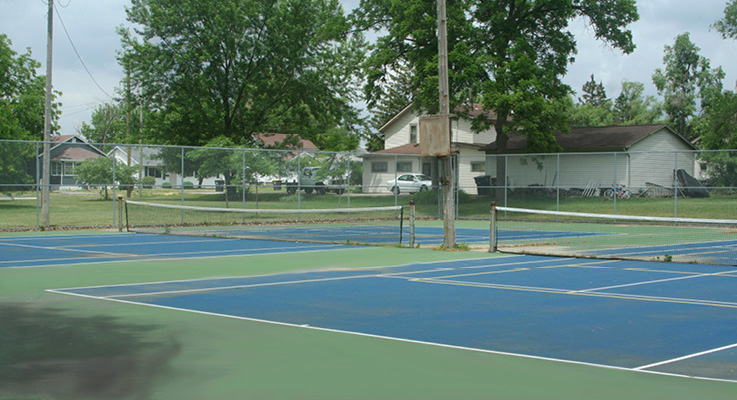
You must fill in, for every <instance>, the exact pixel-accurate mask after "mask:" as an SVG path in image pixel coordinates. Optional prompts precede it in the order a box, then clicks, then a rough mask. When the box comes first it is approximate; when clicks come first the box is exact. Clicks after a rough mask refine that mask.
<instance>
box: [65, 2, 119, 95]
mask: <svg viewBox="0 0 737 400" xmlns="http://www.w3.org/2000/svg"><path fill="white" fill-rule="evenodd" d="M70 3H71V0H70ZM68 5H69V3H67V6H68ZM54 10H55V11H56V15H57V16H58V17H59V22H61V27H62V28H63V29H64V33H66V35H67V39H69V43H70V44H71V45H72V49H74V53H75V54H76V55H77V58H78V59H79V62H80V63H82V66H83V67H84V70H85V71H87V75H89V77H90V79H92V82H94V83H95V85H96V86H97V88H98V89H100V91H101V92H102V93H105V95H106V96H107V97H109V98H111V99H112V98H113V96H110V95H109V94H108V92H106V91H105V89H103V88H102V86H100V84H99V83H97V80H96V79H95V77H94V76H92V73H91V72H90V70H89V68H87V65H86V64H85V63H84V60H82V56H80V55H79V51H77V46H75V45H74V41H72V37H71V36H70V35H69V31H67V27H66V25H64V20H63V19H62V18H61V14H60V13H59V9H58V8H56V5H54Z"/></svg>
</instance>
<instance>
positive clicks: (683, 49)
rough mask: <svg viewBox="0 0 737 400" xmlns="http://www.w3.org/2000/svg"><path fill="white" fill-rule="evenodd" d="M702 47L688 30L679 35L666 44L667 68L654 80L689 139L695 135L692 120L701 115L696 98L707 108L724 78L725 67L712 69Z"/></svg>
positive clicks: (672, 118) (674, 121)
mask: <svg viewBox="0 0 737 400" xmlns="http://www.w3.org/2000/svg"><path fill="white" fill-rule="evenodd" d="M700 50H701V49H700V48H699V47H698V46H696V45H695V44H694V43H693V42H691V39H690V35H689V33H688V32H686V33H683V34H681V35H678V36H677V37H676V40H675V43H674V44H673V46H668V45H666V46H665V52H664V53H665V54H664V56H663V63H664V64H665V70H662V69H657V70H655V73H653V83H654V84H655V86H656V87H657V88H658V91H659V93H660V94H662V95H663V97H664V100H665V103H664V108H665V112H666V114H667V115H668V117H669V119H670V122H671V124H672V125H673V128H674V130H675V131H676V132H678V133H679V134H680V135H681V136H683V137H685V138H687V139H689V140H692V139H695V137H694V133H693V129H692V127H691V126H689V123H690V122H691V120H692V119H693V117H694V116H695V115H697V111H698V108H697V103H696V100H697V99H700V100H701V103H700V106H701V108H702V109H704V108H706V106H707V105H708V101H709V99H710V97H711V96H713V95H714V94H716V93H720V92H721V90H722V82H721V81H722V79H724V71H723V70H722V68H721V67H718V68H714V69H712V68H711V64H710V61H709V59H707V58H706V57H703V56H701V55H699V51H700Z"/></svg>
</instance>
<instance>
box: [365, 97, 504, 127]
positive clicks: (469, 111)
mask: <svg viewBox="0 0 737 400" xmlns="http://www.w3.org/2000/svg"><path fill="white" fill-rule="evenodd" d="M412 106H413V105H412V104H410V105H408V106H407V107H405V108H404V109H403V110H402V111H400V112H399V113H397V115H395V116H393V117H392V118H391V119H390V120H389V121H387V122H386V123H385V124H384V125H382V126H381V128H379V132H381V131H383V130H385V129H386V128H387V127H388V126H389V125H391V124H393V123H394V122H395V121H396V120H398V119H399V118H402V117H403V116H404V115H406V114H407V113H409V112H411V111H412ZM454 111H455V112H456V113H459V114H463V115H467V116H469V117H471V118H475V117H478V116H479V115H481V114H485V115H486V116H487V118H489V119H490V120H492V121H494V120H496V118H497V116H496V113H495V112H494V111H490V110H487V111H484V107H483V106H482V105H481V104H477V103H472V104H470V105H458V106H456V107H455V108H454Z"/></svg>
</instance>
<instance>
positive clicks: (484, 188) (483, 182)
mask: <svg viewBox="0 0 737 400" xmlns="http://www.w3.org/2000/svg"><path fill="white" fill-rule="evenodd" d="M473 180H474V181H476V189H477V191H478V194H480V195H482V196H488V195H490V194H491V192H492V191H491V187H490V186H493V185H492V178H491V176H489V175H481V176H477V177H474V178H473Z"/></svg>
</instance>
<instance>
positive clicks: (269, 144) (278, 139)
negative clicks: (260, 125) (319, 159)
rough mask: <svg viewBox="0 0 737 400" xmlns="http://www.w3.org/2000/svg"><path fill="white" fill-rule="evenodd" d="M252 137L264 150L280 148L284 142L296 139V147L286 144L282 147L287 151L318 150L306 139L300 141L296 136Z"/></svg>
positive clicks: (282, 134) (255, 135)
mask: <svg viewBox="0 0 737 400" xmlns="http://www.w3.org/2000/svg"><path fill="white" fill-rule="evenodd" d="M253 137H254V138H255V139H256V140H257V141H259V142H261V144H263V146H264V147H266V148H281V147H282V143H284V141H285V140H287V139H290V138H297V145H296V146H294V145H291V144H288V145H286V146H284V147H286V148H287V149H294V148H297V149H304V150H318V148H317V146H315V144H314V143H312V141H310V140H307V139H302V138H300V137H299V136H297V135H289V134H286V133H255V134H254V135H253Z"/></svg>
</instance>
